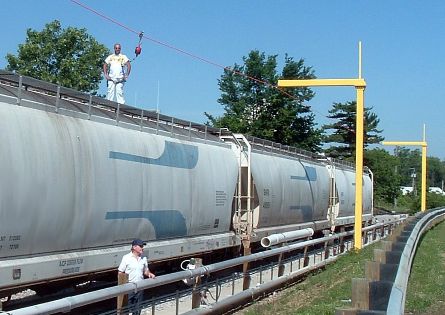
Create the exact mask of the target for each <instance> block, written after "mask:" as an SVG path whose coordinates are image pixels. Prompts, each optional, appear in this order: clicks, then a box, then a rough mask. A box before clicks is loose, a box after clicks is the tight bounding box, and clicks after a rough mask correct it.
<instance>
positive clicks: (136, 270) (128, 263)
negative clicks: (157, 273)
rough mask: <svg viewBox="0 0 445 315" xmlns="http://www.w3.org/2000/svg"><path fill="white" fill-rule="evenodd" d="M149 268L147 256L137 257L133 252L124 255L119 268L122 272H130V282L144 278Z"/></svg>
mask: <svg viewBox="0 0 445 315" xmlns="http://www.w3.org/2000/svg"><path fill="white" fill-rule="evenodd" d="M147 269H148V262H147V257H136V256H135V255H133V253H132V252H130V253H128V254H126V255H124V257H122V261H121V263H120V265H119V267H118V268H117V270H119V271H120V272H125V273H126V274H128V282H132V283H134V282H138V281H141V280H144V271H145V270H147Z"/></svg>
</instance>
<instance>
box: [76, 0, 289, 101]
mask: <svg viewBox="0 0 445 315" xmlns="http://www.w3.org/2000/svg"><path fill="white" fill-rule="evenodd" d="M70 1H71V2H74V3H75V4H77V5H79V6H81V7H82V8H84V9H86V10H88V11H91V12H93V13H94V14H96V15H98V16H100V17H102V18H104V19H106V20H108V21H110V22H112V23H114V24H116V25H119V26H120V27H122V28H124V29H126V30H127V31H129V32H132V33H135V34H138V36H139V37H140V40H139V44H138V46H137V47H136V49H138V48H139V51H141V47H140V42H141V39H142V38H145V39H147V40H150V41H152V42H154V43H157V44H159V45H162V46H165V47H167V48H170V49H173V50H175V51H177V52H180V53H182V54H184V55H187V56H189V57H192V58H194V59H198V60H200V61H202V62H205V63H208V64H210V65H213V66H216V67H219V68H222V69H224V70H227V71H231V72H233V73H235V74H237V75H240V76H244V77H246V78H248V79H249V80H252V81H255V82H258V83H261V84H263V85H265V86H268V87H271V88H274V89H277V90H278V91H280V92H281V93H283V94H284V95H286V96H288V97H290V98H293V99H296V97H295V96H293V95H292V94H289V93H287V92H286V91H283V90H281V89H280V88H279V87H278V86H276V85H273V84H271V83H269V82H267V81H264V80H260V79H257V78H255V77H252V76H249V75H246V74H244V73H242V72H239V71H236V70H233V69H230V67H226V66H223V65H220V64H218V63H216V62H213V61H211V60H209V59H206V58H203V57H199V56H197V55H194V54H192V53H189V52H187V51H185V50H182V49H180V48H177V47H174V46H172V45H170V44H167V43H164V42H161V41H159V40H157V39H154V38H151V37H148V36H145V35H144V33H143V32H137V31H135V30H133V29H132V28H130V27H128V26H126V25H124V24H122V23H120V22H118V21H116V20H115V19H113V18H110V17H108V16H106V15H104V14H102V13H100V12H98V11H96V10H94V9H93V8H90V7H88V6H87V5H85V4H83V3H81V2H80V1H78V0H70ZM136 49H135V54H136V57H137V55H139V54H138V53H136ZM139 53H140V52H139ZM136 57H135V58H136Z"/></svg>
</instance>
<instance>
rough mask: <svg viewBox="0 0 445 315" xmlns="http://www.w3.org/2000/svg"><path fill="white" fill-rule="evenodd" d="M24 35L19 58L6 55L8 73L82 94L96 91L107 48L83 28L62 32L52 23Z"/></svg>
mask: <svg viewBox="0 0 445 315" xmlns="http://www.w3.org/2000/svg"><path fill="white" fill-rule="evenodd" d="M26 34H27V38H26V42H25V43H24V44H20V45H19V48H18V55H17V56H15V55H12V54H7V56H6V59H7V61H8V65H7V67H6V69H7V70H9V71H16V72H18V73H19V74H22V75H27V76H30V77H33V78H36V79H40V80H44V81H49V82H52V83H56V84H60V85H62V86H65V87H69V88H73V89H76V90H79V91H83V92H90V93H95V92H96V91H97V90H98V88H99V83H100V81H101V79H102V65H103V60H104V58H105V57H106V55H107V54H108V49H107V48H106V47H105V46H104V45H102V44H99V43H98V42H97V41H96V40H95V39H94V38H93V37H92V36H90V35H88V34H87V30H86V29H77V28H74V27H68V28H66V29H62V27H61V24H60V22H59V21H57V20H54V21H53V22H51V23H48V24H46V25H45V28H44V29H43V30H42V31H41V32H39V31H35V30H32V29H28V30H27V31H26Z"/></svg>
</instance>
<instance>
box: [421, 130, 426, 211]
mask: <svg viewBox="0 0 445 315" xmlns="http://www.w3.org/2000/svg"><path fill="white" fill-rule="evenodd" d="M423 141H424V142H425V136H424V138H423ZM420 210H421V211H425V210H426V145H422V203H421V205H420Z"/></svg>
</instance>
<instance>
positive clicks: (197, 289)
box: [192, 258, 202, 308]
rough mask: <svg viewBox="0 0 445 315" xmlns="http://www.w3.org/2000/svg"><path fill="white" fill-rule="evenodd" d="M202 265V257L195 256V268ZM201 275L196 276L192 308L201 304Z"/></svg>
mask: <svg viewBox="0 0 445 315" xmlns="http://www.w3.org/2000/svg"><path fill="white" fill-rule="evenodd" d="M199 267H202V258H195V268H199ZM200 286H201V276H197V277H196V278H195V283H194V284H193V291H192V308H198V307H199V306H200V305H201V288H200Z"/></svg>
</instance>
